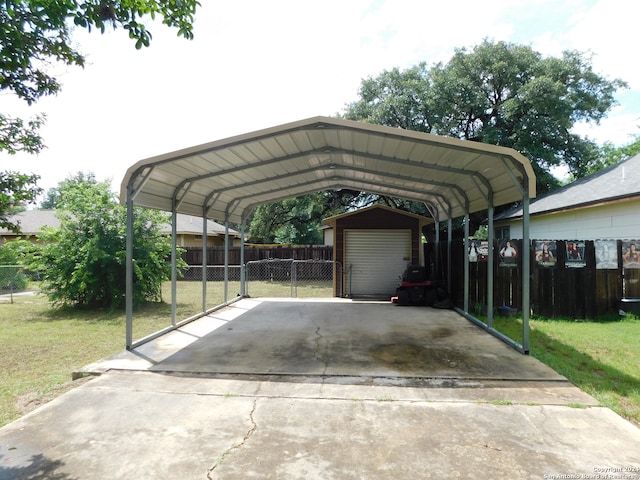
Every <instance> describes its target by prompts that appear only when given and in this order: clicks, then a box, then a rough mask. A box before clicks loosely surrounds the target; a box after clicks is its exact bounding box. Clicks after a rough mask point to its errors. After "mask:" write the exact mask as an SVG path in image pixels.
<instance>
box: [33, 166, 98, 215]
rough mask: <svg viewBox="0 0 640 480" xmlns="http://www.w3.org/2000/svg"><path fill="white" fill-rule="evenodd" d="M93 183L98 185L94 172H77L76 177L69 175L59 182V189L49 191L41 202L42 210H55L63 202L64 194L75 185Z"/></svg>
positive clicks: (54, 188)
mask: <svg viewBox="0 0 640 480" xmlns="http://www.w3.org/2000/svg"><path fill="white" fill-rule="evenodd" d="M83 183H92V184H97V183H98V180H97V179H96V176H95V174H94V173H93V172H76V174H75V175H69V176H67V178H65V179H64V180H62V181H61V182H58V186H57V187H53V188H50V189H49V190H47V193H46V194H45V197H44V199H43V200H42V202H40V209H42V210H55V209H56V208H58V206H59V205H60V203H61V202H62V192H63V191H64V190H65V189H66V188H69V187H70V186H71V185H73V184H83Z"/></svg>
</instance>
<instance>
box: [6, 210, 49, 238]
mask: <svg viewBox="0 0 640 480" xmlns="http://www.w3.org/2000/svg"><path fill="white" fill-rule="evenodd" d="M8 220H9V221H10V222H11V223H13V224H18V226H19V227H20V233H19V234H16V233H14V232H12V231H10V230H7V229H5V228H2V229H0V244H4V243H6V242H9V241H11V240H15V239H16V238H18V237H20V238H22V239H24V240H30V241H32V242H33V243H36V242H37V241H38V236H39V235H40V234H41V233H42V229H43V228H44V227H53V228H58V227H59V226H60V219H59V218H58V217H57V216H56V212H55V210H27V211H24V212H20V213H17V214H15V215H11V216H10V217H9V218H8Z"/></svg>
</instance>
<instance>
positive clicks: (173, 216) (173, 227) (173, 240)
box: [171, 208, 178, 327]
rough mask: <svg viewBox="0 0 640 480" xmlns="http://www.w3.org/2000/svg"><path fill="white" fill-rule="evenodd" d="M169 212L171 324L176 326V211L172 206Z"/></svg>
mask: <svg viewBox="0 0 640 480" xmlns="http://www.w3.org/2000/svg"><path fill="white" fill-rule="evenodd" d="M172 210H173V211H172V212H171V326H173V327H175V326H176V304H177V298H176V297H177V296H178V294H177V281H178V266H177V265H178V261H177V255H178V254H177V252H176V250H177V243H178V242H177V238H178V234H177V232H176V230H177V229H178V213H177V212H176V209H175V208H173V209H172Z"/></svg>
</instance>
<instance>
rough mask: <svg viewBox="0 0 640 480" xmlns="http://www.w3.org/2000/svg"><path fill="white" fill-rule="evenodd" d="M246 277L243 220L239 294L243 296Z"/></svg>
mask: <svg viewBox="0 0 640 480" xmlns="http://www.w3.org/2000/svg"><path fill="white" fill-rule="evenodd" d="M245 282H246V278H245V271H244V222H243V223H242V224H241V225H240V296H242V297H244V296H245V295H246V293H247V289H246V285H245Z"/></svg>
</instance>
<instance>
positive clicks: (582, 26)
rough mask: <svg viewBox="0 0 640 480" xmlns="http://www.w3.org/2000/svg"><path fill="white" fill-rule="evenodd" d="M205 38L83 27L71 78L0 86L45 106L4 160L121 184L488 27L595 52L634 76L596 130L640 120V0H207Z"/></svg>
mask: <svg viewBox="0 0 640 480" xmlns="http://www.w3.org/2000/svg"><path fill="white" fill-rule="evenodd" d="M202 4H203V7H202V8H201V9H200V10H199V11H198V13H197V19H196V24H195V37H196V38H195V40H193V41H187V40H184V39H182V38H178V37H176V35H175V31H173V30H169V29H168V28H167V27H164V26H160V25H157V26H156V25H150V26H149V28H150V30H151V32H152V34H153V40H152V43H151V47H150V48H147V49H144V50H141V51H138V50H135V48H134V43H133V41H131V40H129V38H128V37H127V35H126V33H124V32H123V31H115V32H114V31H111V32H109V33H107V34H105V35H100V34H99V33H92V34H87V33H85V32H84V31H78V32H77V33H76V35H75V37H74V40H75V42H76V43H77V45H78V46H79V48H80V50H81V51H82V52H84V53H85V54H86V56H87V59H88V65H87V66H86V67H85V68H84V69H80V68H67V67H57V70H56V71H57V72H58V73H59V79H60V80H61V82H62V84H63V88H62V92H61V93H60V94H58V95H57V96H56V97H51V98H45V99H43V100H41V101H40V102H39V103H38V104H37V105H35V107H32V108H31V109H29V108H27V107H26V106H25V105H24V104H23V103H22V102H20V101H18V100H16V99H15V98H13V97H12V96H11V95H8V94H3V95H0V109H1V110H0V111H2V112H3V113H5V114H9V115H17V116H29V115H31V114H35V113H38V112H45V113H46V114H47V117H48V120H47V125H46V126H45V128H43V130H42V134H43V136H44V138H45V142H46V144H47V147H48V148H47V149H46V150H45V151H44V152H42V153H41V154H40V155H39V156H29V155H23V154H19V155H15V156H9V155H6V154H5V153H1V154H0V161H2V168H3V169H7V170H13V171H21V172H24V173H37V174H39V175H40V176H41V181H40V182H39V185H40V186H41V187H43V188H45V189H48V188H51V187H55V186H56V185H57V184H58V182H59V181H61V180H63V179H65V178H66V177H68V176H69V175H73V174H75V173H76V172H77V171H85V172H86V171H92V172H94V173H95V174H96V177H97V178H98V179H99V180H108V179H110V180H111V181H112V186H113V188H114V190H116V191H118V190H119V188H120V183H121V181H122V178H123V176H124V174H125V172H126V170H127V168H128V167H130V166H131V165H133V164H134V163H135V162H137V161H139V160H142V159H145V158H148V157H151V156H154V155H158V154H162V153H166V152H170V151H174V150H178V149H181V148H185V147H190V146H193V145H197V144H201V143H206V142H210V141H214V140H219V139H222V138H226V137H229V136H232V135H236V134H241V133H246V132H250V131H253V130H257V129H261V128H266V127H270V126H273V125H279V124H282V123H287V122H292V121H296V120H300V119H303V118H307V117H312V116H316V115H327V116H330V115H334V114H336V113H338V112H340V111H342V109H343V107H344V106H345V104H347V103H349V102H352V101H354V100H356V99H357V92H358V87H359V85H360V81H361V80H362V79H363V78H366V77H369V76H377V75H378V74H379V73H381V72H382V71H383V70H386V69H391V68H393V67H400V68H407V67H410V66H412V65H415V64H417V63H419V62H421V61H425V62H427V63H428V64H433V63H435V62H439V61H443V62H446V61H447V60H448V59H449V58H450V57H451V55H452V53H453V50H454V49H455V48H458V47H468V48H473V47H474V46H475V45H477V44H478V43H480V42H481V41H482V40H483V39H484V38H489V39H492V40H506V41H510V42H514V43H520V44H525V45H530V46H531V47H533V48H534V49H535V50H537V51H539V52H541V53H543V54H544V55H559V54H560V53H561V52H562V51H563V50H567V49H575V50H579V51H582V52H590V53H592V54H593V65H594V69H595V70H596V71H597V72H598V73H600V74H603V75H605V76H606V77H608V78H610V79H613V78H621V79H622V80H625V81H626V82H628V83H629V89H628V90H626V91H623V92H621V93H620V94H619V95H618V97H617V98H618V101H619V103H620V105H619V106H618V107H616V108H615V109H614V110H613V111H612V112H611V114H610V115H609V118H608V119H607V120H606V121H604V122H602V123H601V125H600V126H599V127H597V128H587V127H584V128H581V129H580V130H579V133H583V134H588V135H589V136H590V137H591V138H593V139H594V140H596V141H598V142H604V141H610V142H612V143H614V144H616V145H622V144H626V143H629V142H630V141H631V140H632V136H633V135H637V134H639V133H640V68H638V66H637V58H638V54H637V51H636V49H637V45H638V41H637V39H636V38H635V36H636V33H635V32H636V31H637V25H636V22H637V19H638V18H640V3H636V2H627V1H623V0H599V1H598V0H492V1H491V2H484V3H483V2H478V1H469V0H458V1H456V2H431V1H424V0H422V1H420V0H416V1H409V0H386V1H385V0H348V1H347V0H324V1H322V2H311V1H305V0H287V1H279V0H270V1H264V0H246V1H225V2H222V1H216V0H204V1H202Z"/></svg>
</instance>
